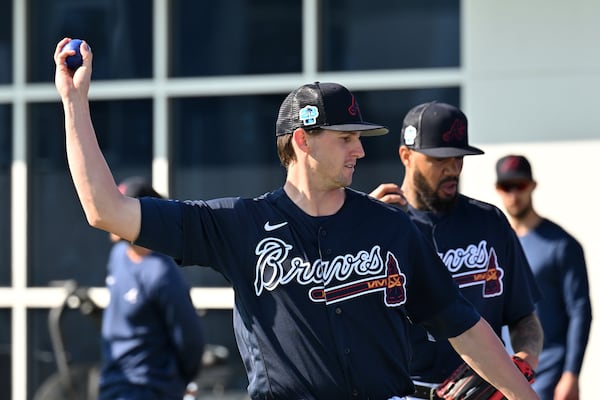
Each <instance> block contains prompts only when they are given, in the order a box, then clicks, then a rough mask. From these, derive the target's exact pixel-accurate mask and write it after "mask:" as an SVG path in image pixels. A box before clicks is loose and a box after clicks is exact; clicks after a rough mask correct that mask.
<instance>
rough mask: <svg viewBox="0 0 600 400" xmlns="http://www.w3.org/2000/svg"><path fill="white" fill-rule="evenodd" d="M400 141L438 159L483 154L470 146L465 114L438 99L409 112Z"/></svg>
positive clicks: (405, 118)
mask: <svg viewBox="0 0 600 400" xmlns="http://www.w3.org/2000/svg"><path fill="white" fill-rule="evenodd" d="M400 144H402V145H405V146H407V147H409V148H410V149H413V150H415V151H418V152H420V153H423V154H426V155H428V156H431V157H437V158H446V157H461V156H466V155H475V154H483V150H480V149H478V148H477V147H473V146H470V145H469V137H468V132H467V117H466V116H465V114H464V113H463V112H462V111H460V110H459V109H458V108H456V107H454V106H452V105H450V104H446V103H438V102H435V101H433V102H431V103H423V104H419V105H418V106H416V107H413V108H412V109H411V110H410V111H409V112H408V113H407V114H406V116H405V117H404V123H403V124H402V133H401V135H400Z"/></svg>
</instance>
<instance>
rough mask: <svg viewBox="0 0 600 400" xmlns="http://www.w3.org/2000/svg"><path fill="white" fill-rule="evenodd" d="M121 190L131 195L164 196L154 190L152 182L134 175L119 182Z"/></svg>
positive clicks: (137, 196) (136, 196) (138, 196)
mask: <svg viewBox="0 0 600 400" xmlns="http://www.w3.org/2000/svg"><path fill="white" fill-rule="evenodd" d="M119 190H120V191H121V193H123V194H124V195H125V196H129V197H135V198H138V199H139V198H140V197H158V198H162V196H161V195H160V194H158V193H157V192H156V190H154V188H153V187H152V185H151V184H150V182H148V181H147V180H146V179H145V178H143V177H141V176H132V177H131V178H127V179H125V180H124V181H123V182H121V183H120V184H119Z"/></svg>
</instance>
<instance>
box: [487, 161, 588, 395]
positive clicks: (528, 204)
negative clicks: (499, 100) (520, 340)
mask: <svg viewBox="0 0 600 400" xmlns="http://www.w3.org/2000/svg"><path fill="white" fill-rule="evenodd" d="M496 178H497V180H496V191H497V192H498V195H499V196H500V199H501V200H502V204H503V206H504V208H505V210H506V212H507V214H508V218H509V221H510V224H511V226H512V227H513V229H514V231H515V232H516V233H517V236H518V237H519V240H520V242H521V244H522V246H523V250H524V251H525V255H526V256H527V260H528V261H529V264H530V265H531V269H532V270H533V273H534V276H535V278H536V282H537V283H538V285H539V286H540V289H541V291H542V293H543V298H542V300H541V301H540V302H538V303H537V304H536V307H537V308H536V309H537V313H538V315H539V317H540V321H541V323H542V327H543V329H544V347H543V349H542V353H541V354H540V363H539V366H538V369H537V371H536V375H537V376H536V380H535V382H534V384H533V389H534V390H535V391H536V392H537V393H538V395H539V396H540V398H541V399H542V400H578V399H579V373H580V371H581V366H582V364H583V357H584V355H585V350H586V347H587V343H588V339H589V335H590V327H591V324H592V305H591V301H590V294H589V282H588V277H587V268H586V263H585V256H584V252H583V248H582V247H581V244H580V243H579V242H578V241H577V239H575V238H574V237H573V236H572V235H571V234H569V233H568V232H567V231H565V230H564V229H563V228H562V227H560V226H559V225H557V224H556V223H555V222H553V221H551V220H549V219H548V218H545V217H543V216H541V215H539V214H538V213H537V211H536V210H535V208H534V206H533V192H534V191H535V189H536V187H537V182H536V181H535V180H534V179H533V174H532V171H531V164H530V163H529V160H527V158H525V157H524V156H521V155H514V154H509V155H507V156H505V157H502V158H500V159H499V160H498V161H497V163H496Z"/></svg>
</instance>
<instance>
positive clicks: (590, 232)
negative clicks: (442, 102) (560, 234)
mask: <svg viewBox="0 0 600 400" xmlns="http://www.w3.org/2000/svg"><path fill="white" fill-rule="evenodd" d="M598 16H600V2H598V1H596V0H574V1H569V2H564V1H560V0H551V1H548V0H545V1H544V0H529V1H527V2H524V1H518V0H505V1H502V2H498V1H493V0H463V39H462V40H463V42H462V49H463V68H464V69H463V73H464V77H465V80H464V86H463V91H462V96H463V97H462V98H463V104H462V107H463V109H464V110H465V112H466V114H467V116H468V117H469V135H470V141H471V142H472V143H473V144H474V145H476V146H480V147H482V148H483V149H484V150H485V151H486V154H485V155H483V156H475V157H467V158H466V159H465V167H464V171H463V178H462V183H461V186H462V191H463V192H464V193H465V194H467V195H470V196H473V197H476V198H480V199H482V200H487V201H489V202H491V203H494V204H496V205H498V206H500V203H499V201H498V198H497V196H496V193H495V190H494V182H495V162H496V160H497V159H498V158H499V157H501V156H503V155H505V154H507V153H518V154H523V155H525V156H526V157H528V158H529V159H530V161H531V162H532V166H533V173H534V176H535V178H536V180H537V181H538V188H537V190H536V192H535V194H534V196H535V197H534V202H535V203H534V204H535V206H536V208H537V209H538V211H539V212H540V213H541V214H543V215H545V216H547V217H549V218H551V219H553V220H555V221H556V222H558V223H559V224H561V225H563V227H564V228H565V229H566V230H568V231H569V232H571V234H573V235H574V236H575V237H576V238H578V239H579V240H580V242H581V243H582V245H583V247H584V250H585V252H586V260H587V264H588V273H589V278H590V287H591V288H590V289H591V294H592V307H593V311H594V315H595V316H596V319H595V320H594V322H593V325H592V332H591V337H590V342H589V345H588V351H587V353H586V357H585V361H584V366H583V370H582V373H581V399H582V400H593V399H595V398H596V395H595V387H596V385H595V382H594V380H593V379H594V378H593V377H592V375H593V374H595V373H597V371H598V370H600V291H599V290H598V287H600V271H599V270H597V268H598V266H599V265H600V255H599V254H598V253H596V252H595V246H597V245H598V232H597V230H598V226H600V217H599V216H598V210H597V207H595V203H596V201H597V199H598V193H599V190H598V183H597V182H596V181H597V179H598V171H599V168H598V163H597V162H596V160H597V159H598V158H599V157H600V101H599V100H598V96H599V94H600V48H599V46H600V45H599V42H598V38H600V24H598V21H597V19H598Z"/></svg>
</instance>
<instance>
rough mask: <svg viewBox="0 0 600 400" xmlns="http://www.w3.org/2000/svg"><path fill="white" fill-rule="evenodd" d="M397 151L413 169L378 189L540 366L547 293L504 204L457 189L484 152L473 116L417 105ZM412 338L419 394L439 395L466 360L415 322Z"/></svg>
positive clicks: (493, 321)
mask: <svg viewBox="0 0 600 400" xmlns="http://www.w3.org/2000/svg"><path fill="white" fill-rule="evenodd" d="M398 154H399V156H400V160H401V161H402V164H403V165H404V168H405V169H406V172H405V177H404V181H403V183H402V186H401V187H399V186H398V185H396V184H393V183H387V184H382V185H380V186H379V187H378V188H376V189H375V190H374V191H373V192H372V193H371V195H372V196H373V197H376V198H378V199H380V200H382V201H384V202H386V203H395V204H398V205H400V206H402V207H405V208H406V211H407V213H408V215H409V216H410V218H411V219H412V220H413V221H414V222H415V223H416V224H417V226H418V227H419V228H420V229H421V231H422V232H423V233H424V234H425V236H426V237H427V238H428V239H429V240H430V241H431V243H432V244H433V245H434V247H435V249H436V251H437V253H438V255H439V256H440V257H441V259H442V260H443V262H444V264H445V266H446V268H447V271H448V274H450V275H451V276H452V277H453V279H454V282H455V283H456V284H457V286H458V287H459V288H460V290H461V292H462V294H463V295H464V296H465V297H466V298H467V299H468V300H469V301H470V302H471V303H472V304H473V305H475V307H476V308H477V310H478V311H479V312H480V313H481V315H482V316H483V317H484V318H485V319H486V320H487V321H488V322H489V323H490V325H491V326H492V328H493V329H494V331H495V332H496V334H498V336H500V335H501V330H502V327H503V326H505V325H506V326H508V328H509V331H510V338H511V344H512V346H513V349H514V350H515V356H517V357H519V358H520V359H522V360H524V361H525V362H526V363H528V364H529V365H531V366H532V367H533V368H535V367H536V366H537V364H538V357H539V354H540V351H541V348H542V342H543V332H542V328H541V325H540V322H539V320H538V318H537V316H536V314H535V313H534V310H535V303H536V302H537V301H538V299H539V297H540V294H539V290H538V288H537V286H536V284H535V282H534V279H533V275H532V272H531V269H530V267H529V264H528V263H527V260H526V258H525V256H524V254H523V250H522V248H521V246H520V244H519V241H518V239H517V238H516V236H515V234H514V233H513V231H512V229H511V227H510V225H509V224H508V221H507V220H506V218H505V217H504V215H503V213H502V212H501V211H500V210H499V209H498V208H496V207H494V206H492V205H490V204H486V203H483V202H481V201H478V200H475V199H472V198H469V197H467V196H464V195H462V194H460V193H459V192H458V183H459V177H460V173H461V171H462V168H463V157H464V156H466V155H476V154H483V151H482V150H480V149H478V148H476V147H473V146H470V145H469V143H468V137H467V118H466V116H465V115H464V113H463V112H462V111H460V110H459V109H458V108H456V107H454V106H451V105H449V104H445V103H438V102H431V103H425V104H421V105H418V106H416V107H414V108H413V109H411V110H410V111H409V112H408V113H407V115H406V116H405V118H404V122H403V128H402V133H401V144H400V148H399V152H398ZM410 337H411V341H412V344H413V348H414V352H413V357H412V361H411V364H410V375H411V377H412V379H413V382H414V383H415V387H416V389H417V390H416V393H415V394H414V395H413V396H414V398H423V399H424V398H426V399H430V398H435V394H436V393H435V390H434V389H435V388H436V387H437V386H438V385H439V384H440V383H442V382H443V381H444V380H446V378H448V377H449V376H450V375H451V374H452V372H453V371H454V370H455V369H456V368H457V367H459V365H461V364H462V360H461V358H460V357H459V355H458V354H456V352H455V351H454V350H453V349H452V347H451V346H450V343H449V342H448V341H447V340H435V339H434V338H433V336H432V335H430V334H429V332H427V330H425V329H424V328H423V327H419V326H416V325H413V326H412V327H411V334H410ZM432 396H433V397H432ZM457 398H459V397H457ZM486 398H487V397H486Z"/></svg>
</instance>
